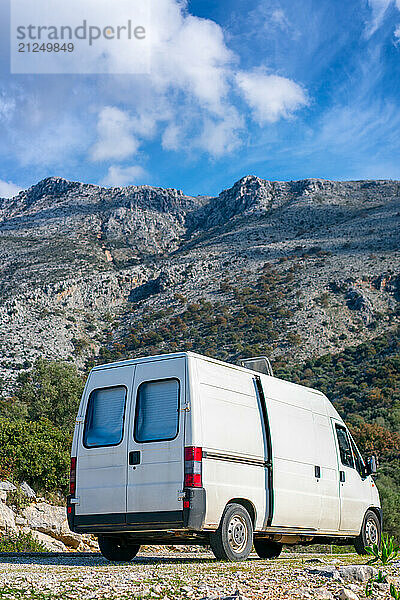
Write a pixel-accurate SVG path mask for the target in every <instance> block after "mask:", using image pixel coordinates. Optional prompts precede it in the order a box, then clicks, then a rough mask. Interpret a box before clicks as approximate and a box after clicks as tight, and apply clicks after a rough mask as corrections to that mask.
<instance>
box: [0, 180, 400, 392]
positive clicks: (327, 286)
mask: <svg viewBox="0 0 400 600" xmlns="http://www.w3.org/2000/svg"><path fill="white" fill-rule="evenodd" d="M266 264H270V265H272V268H273V272H274V273H276V275H274V276H271V277H270V279H271V282H270V283H269V284H268V285H269V286H270V287H271V286H272V288H273V289H274V290H275V293H276V295H277V296H276V297H281V299H280V300H279V302H280V306H281V308H280V309H279V310H280V311H281V313H282V314H284V313H285V314H287V316H286V317H285V318H283V317H282V318H281V317H280V316H279V310H278V308H276V310H277V311H278V312H277V316H276V327H277V329H278V331H275V332H274V335H276V336H277V337H276V339H269V338H270V336H271V335H272V330H271V326H272V325H271V324H269V325H268V327H267V322H266V321H265V331H264V333H263V331H262V327H261V331H259V332H258V333H256V331H255V329H254V338H257V340H259V341H258V342H257V344H258V346H257V348H255V349H259V350H260V351H262V350H263V348H268V352H271V353H272V355H273V356H282V355H284V356H286V357H287V360H289V361H293V359H294V356H295V355H296V356H298V357H300V358H301V357H302V358H308V357H309V356H314V355H320V354H322V353H324V352H327V351H334V350H337V351H340V350H342V349H343V348H345V347H346V346H348V345H351V344H354V343H357V342H362V341H365V340H367V339H371V337H373V336H374V335H377V334H380V333H382V332H384V331H386V330H387V329H388V328H390V327H393V326H394V325H395V324H396V323H397V320H398V316H397V312H396V311H397V310H398V275H399V272H400V182H397V181H391V180H381V181H378V180H369V181H363V180H360V181H354V182H349V181H346V182H335V181H330V180H323V179H304V180H299V181H293V182H270V181H267V180H263V179H260V178H258V177H255V176H245V177H243V178H242V179H240V180H239V181H237V182H236V183H234V185H233V186H232V187H230V188H228V189H226V190H223V191H222V192H221V193H220V194H219V195H218V196H198V197H193V196H186V195H185V194H184V193H183V192H182V191H181V190H175V189H163V188H155V187H152V186H129V187H126V188H122V187H118V188H101V187H99V186H95V185H92V184H84V183H80V182H70V181H67V180H65V179H62V178H57V177H50V178H46V179H44V180H42V181H41V182H39V183H38V184H36V185H35V186H32V187H31V188H29V189H28V190H25V191H22V192H20V193H19V194H18V195H17V196H16V197H15V198H13V199H11V200H5V199H4V200H0V348H1V349H2V356H3V358H2V360H1V361H0V376H1V375H3V377H5V378H6V379H7V380H10V381H11V380H12V379H13V378H14V377H15V374H16V373H17V372H18V370H19V369H21V368H23V366H24V365H25V366H26V365H29V364H31V363H32V361H33V360H34V359H35V357H37V356H44V357H48V358H58V359H66V360H73V361H75V362H77V363H78V364H79V365H80V366H81V367H82V368H83V367H84V365H85V363H86V362H87V361H88V360H93V359H94V360H96V357H97V356H98V355H99V352H100V351H101V349H102V348H104V347H111V346H112V345H113V344H114V343H116V344H118V340H121V339H125V337H124V336H125V335H126V333H127V332H128V333H129V331H132V330H134V329H135V327H136V325H135V324H136V323H137V322H142V320H143V318H146V315H148V316H150V315H152V314H153V313H157V311H159V310H164V309H165V308H166V307H167V308H168V309H171V310H172V311H173V315H172V316H171V319H172V318H175V317H176V316H179V314H181V313H182V314H183V313H184V311H185V310H186V309H187V307H188V306H189V305H191V304H193V305H194V306H198V305H199V299H201V298H203V299H204V300H205V301H206V302H208V303H209V304H210V306H211V308H210V309H209V310H210V311H211V313H214V312H215V311H217V312H218V311H221V310H222V309H221V306H222V307H226V309H227V310H230V311H231V312H232V311H233V312H232V315H231V317H232V319H233V315H234V314H236V313H235V311H239V312H240V311H243V310H245V311H247V310H248V309H247V308H246V305H245V304H244V305H243V302H242V300H237V297H239V298H240V297H241V288H243V289H246V288H248V289H253V291H254V290H257V289H259V288H260V286H261V287H263V286H264V287H265V285H266V284H265V282H264V280H263V281H261V280H260V273H262V272H263V269H264V267H265V265H266ZM267 271H268V269H267ZM225 280H229V281H230V282H231V283H230V284H229V285H234V286H235V295H234V296H232V293H231V292H224V291H223V290H222V291H221V289H220V285H221V282H223V281H225ZM280 281H282V282H286V283H279V282H280ZM379 281H386V282H387V284H385V285H383V284H382V285H381V284H379V283H377V282H379ZM141 286H147V287H145V288H144V290H142V291H136V290H139V288H141ZM257 293H258V292H257ZM254 294H255V295H254ZM254 294H253V296H254V298H253V300H254V302H253V301H252V302H253V303H255V305H257V306H258V307H259V308H260V309H262V310H264V311H265V314H267V313H268V310H267V308H266V305H265V303H270V302H273V295H271V294H270V295H268V294H267V295H264V296H260V295H258V296H257V294H256V293H255V291H254ZM176 296H182V297H184V298H186V301H185V302H183V301H182V302H183V305H182V302H181V304H180V303H179V302H177V301H176V299H175V298H176ZM242 296H243V294H242ZM135 298H139V300H137V301H134V300H133V299H135ZM243 298H244V296H243ZM249 298H250V296H249ZM241 302H242V304H241ZM249 302H250V300H249ZM185 303H186V309H185ZM263 303H264V304H263ZM250 304H251V303H250ZM218 307H219V308H218ZM240 307H242V308H240ZM199 310H200V309H199ZM201 310H202V309H201ZM201 310H200V312H201ZM250 310H253V309H251V308H250ZM274 310H275V309H274ZM271 311H272V309H271ZM288 311H289V312H288ZM289 313H290V315H289ZM266 318H267V316H263V317H262V318H261V317H260V319H261V322H264V321H262V319H266ZM274 318H275V317H274ZM164 320H165V319H164ZM165 323H166V327H167V328H168V327H169V326H170V323H169V321H168V318H166V321H165ZM253 326H254V327H256V326H255V325H251V326H250V329H249V335H250V337H251V336H252V333H251V332H252V331H253V329H252V328H253ZM196 327H197V325H195V324H194V325H193V326H192V329H193V336H194V337H193V336H192V337H191V333H190V331H191V330H190V331H189V333H188V334H187V339H186V338H182V340H181V343H182V344H183V345H185V344H186V343H188V344H189V343H192V344H195V345H196V343H198V342H196V341H195V339H196V335H197V333H196V331H197V330H196ZM232 327H234V320H233V321H232ZM152 328H153V325H151V324H150V325H149V326H148V330H149V332H150V333H151V331H153V329H152ZM211 329H212V327H211ZM289 334H291V339H293V340H296V339H298V337H301V339H302V343H301V344H300V346H299V345H297V346H296V342H295V341H293V343H292V342H290V343H289V342H288V338H287V336H288V335H289ZM200 335H201V334H200ZM212 335H213V336H214V338H215V339H216V340H217V339H218V335H219V330H218V328H217V329H216V330H215V332H214V333H213V334H212ZM211 337H212V336H211ZM272 337H273V336H272ZM150 338H151V336H150ZM144 339H147V338H144ZM210 339H211V338H210ZM160 343H161V342H160ZM169 343H170V342H168V343H167V341H165V340H164V342H162V343H161V347H160V349H161V350H168V344H169ZM110 344H111V346H110ZM146 344H147V342H146ZM146 344H144V346H143V349H141V350H143V352H151V351H153V350H155V349H157V348H156V346H154V344H153V345H152V344H147V345H146ZM227 344H228V342H227ZM229 344H230V342H229ZM229 344H228V345H227V350H226V356H225V355H224V357H225V358H227V359H229V357H231V356H236V355H237V354H238V353H239V354H240V351H239V350H237V349H235V348H236V346H235V344H233V345H232V344H231V345H229ZM211 347H212V344H211ZM205 349H207V348H205Z"/></svg>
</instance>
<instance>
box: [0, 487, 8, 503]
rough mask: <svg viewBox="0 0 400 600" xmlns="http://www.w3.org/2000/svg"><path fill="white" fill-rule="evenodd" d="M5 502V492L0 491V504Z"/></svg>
mask: <svg viewBox="0 0 400 600" xmlns="http://www.w3.org/2000/svg"><path fill="white" fill-rule="evenodd" d="M6 501H7V492H6V491H4V490H0V502H6Z"/></svg>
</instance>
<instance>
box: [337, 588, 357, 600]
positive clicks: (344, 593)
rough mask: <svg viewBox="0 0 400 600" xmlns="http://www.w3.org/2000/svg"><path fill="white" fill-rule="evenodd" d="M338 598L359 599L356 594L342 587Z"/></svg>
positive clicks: (341, 599) (345, 599)
mask: <svg viewBox="0 0 400 600" xmlns="http://www.w3.org/2000/svg"><path fill="white" fill-rule="evenodd" d="M339 600H359V598H358V596H357V594H355V593H354V592H352V591H351V590H348V589H346V588H342V589H341V590H340V591H339Z"/></svg>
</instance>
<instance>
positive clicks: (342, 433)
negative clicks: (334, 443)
mask: <svg viewBox="0 0 400 600" xmlns="http://www.w3.org/2000/svg"><path fill="white" fill-rule="evenodd" d="M336 435H337V439H338V443H339V452H340V460H341V461H342V465H344V466H345V467H351V468H352V469H354V459H353V454H352V451H351V446H350V440H349V436H348V435H347V431H346V429H345V428H344V427H340V425H336Z"/></svg>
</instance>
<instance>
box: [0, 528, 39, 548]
mask: <svg viewBox="0 0 400 600" xmlns="http://www.w3.org/2000/svg"><path fill="white" fill-rule="evenodd" d="M0 552H48V550H47V549H46V548H45V546H43V544H41V543H40V542H39V541H38V540H36V539H35V538H34V537H33V535H32V534H31V533H21V532H20V533H0Z"/></svg>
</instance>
